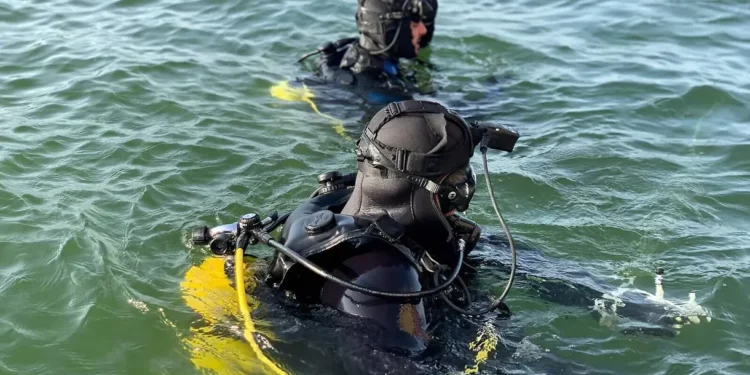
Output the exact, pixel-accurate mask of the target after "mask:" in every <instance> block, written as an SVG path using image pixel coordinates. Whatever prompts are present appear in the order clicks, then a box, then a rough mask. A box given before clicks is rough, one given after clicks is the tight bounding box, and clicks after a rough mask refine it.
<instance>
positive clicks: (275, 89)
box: [271, 81, 351, 139]
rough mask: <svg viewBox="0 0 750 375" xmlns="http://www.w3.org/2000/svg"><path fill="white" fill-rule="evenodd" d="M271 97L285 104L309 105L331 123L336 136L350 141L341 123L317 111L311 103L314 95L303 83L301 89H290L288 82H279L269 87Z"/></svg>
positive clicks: (316, 107) (315, 106)
mask: <svg viewBox="0 0 750 375" xmlns="http://www.w3.org/2000/svg"><path fill="white" fill-rule="evenodd" d="M271 96H273V97H274V98H276V99H279V100H283V101H287V102H303V103H307V104H309V105H310V107H311V108H312V110H313V111H314V112H315V113H317V114H319V115H320V116H322V117H324V118H326V119H329V120H331V121H333V130H334V131H336V134H338V135H340V136H342V137H344V138H346V139H351V137H349V136H348V135H347V134H346V131H345V130H344V122H343V121H341V120H339V119H337V118H335V117H333V116H330V115H327V114H325V113H323V112H321V111H320V110H319V109H318V106H317V105H315V102H313V98H314V97H315V94H313V92H312V91H311V90H310V88H308V87H307V85H305V84H304V83H303V84H302V87H291V86H289V81H281V82H279V83H277V84H276V85H274V86H271Z"/></svg>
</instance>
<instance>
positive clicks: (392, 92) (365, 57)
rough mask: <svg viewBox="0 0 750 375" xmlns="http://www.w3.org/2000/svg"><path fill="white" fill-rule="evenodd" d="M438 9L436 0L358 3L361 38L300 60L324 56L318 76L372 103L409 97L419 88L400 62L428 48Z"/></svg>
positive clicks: (328, 45) (367, 0)
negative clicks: (351, 88)
mask: <svg viewBox="0 0 750 375" xmlns="http://www.w3.org/2000/svg"><path fill="white" fill-rule="evenodd" d="M437 9H438V2H437V0H359V1H358V4H357V13H356V17H355V18H356V22H357V29H358V30H359V37H358V38H345V39H341V40H338V41H336V42H328V43H325V44H323V45H322V46H320V47H318V49H317V50H316V51H314V52H311V53H309V54H307V55H305V56H303V57H302V58H301V59H300V61H302V60H305V59H306V58H308V57H310V56H312V55H315V54H318V53H321V54H322V55H321V57H320V59H319V60H318V64H317V68H318V69H317V75H318V76H319V77H321V78H322V79H323V80H324V81H325V82H326V83H336V84H339V85H344V86H348V87H353V88H354V89H355V91H357V92H359V93H361V94H365V97H366V98H367V99H368V101H370V102H375V103H383V104H385V103H388V102H391V101H396V100H403V99H408V98H410V97H411V95H410V93H411V92H414V91H416V87H415V84H414V82H412V80H410V79H409V78H407V77H405V76H404V75H403V74H402V72H401V70H400V69H399V59H401V58H404V59H414V58H416V57H417V54H418V53H419V50H420V48H425V47H427V46H428V45H429V44H430V41H431V40H432V36H433V34H434V32H435V17H436V16H437Z"/></svg>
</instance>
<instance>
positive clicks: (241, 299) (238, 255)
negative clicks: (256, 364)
mask: <svg viewBox="0 0 750 375" xmlns="http://www.w3.org/2000/svg"><path fill="white" fill-rule="evenodd" d="M244 256H245V250H244V249H240V248H238V249H237V250H235V252H234V283H235V285H236V287H237V302H238V303H239V305H240V312H241V313H242V320H243V321H244V323H245V327H244V329H243V330H242V335H243V336H244V337H245V340H247V342H249V343H250V347H252V349H253V351H254V352H255V354H257V355H258V359H260V361H261V362H263V364H265V365H266V367H267V368H268V370H269V372H268V373H270V374H278V375H289V373H287V372H286V371H284V370H283V369H282V368H281V367H279V366H278V365H277V364H276V363H274V362H273V361H272V360H271V359H270V358H268V357H267V356H266V355H265V354H264V353H263V350H261V348H260V346H258V343H257V342H256V341H255V337H254V336H253V332H255V325H254V324H253V321H252V319H250V309H248V307H247V295H246V294H245V260H244Z"/></svg>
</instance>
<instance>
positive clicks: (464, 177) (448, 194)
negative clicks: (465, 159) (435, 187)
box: [439, 165, 477, 214]
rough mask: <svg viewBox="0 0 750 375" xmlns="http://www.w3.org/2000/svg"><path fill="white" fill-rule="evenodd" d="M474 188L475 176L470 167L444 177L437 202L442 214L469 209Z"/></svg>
mask: <svg viewBox="0 0 750 375" xmlns="http://www.w3.org/2000/svg"><path fill="white" fill-rule="evenodd" d="M476 187H477V176H476V174H475V173H474V169H473V168H471V166H470V165H468V166H466V167H465V168H462V169H459V170H457V171H455V172H453V173H451V174H449V175H448V176H446V177H445V178H444V179H443V180H442V181H440V194H439V202H440V208H441V210H442V211H443V213H445V214H447V213H450V212H451V211H454V210H455V211H458V212H464V211H466V210H467V209H469V203H471V198H473V197H474V191H475V190H476Z"/></svg>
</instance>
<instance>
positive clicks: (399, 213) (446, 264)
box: [194, 100, 705, 353]
mask: <svg viewBox="0 0 750 375" xmlns="http://www.w3.org/2000/svg"><path fill="white" fill-rule="evenodd" d="M517 139H518V134H517V133H515V132H513V131H511V130H508V129H506V128H503V127H493V126H484V125H479V124H469V123H467V122H466V121H465V120H463V119H462V118H461V117H460V116H458V115H457V114H456V113H455V112H452V111H449V110H447V109H446V108H445V107H443V106H442V105H440V104H437V103H433V102H426V101H414V100H407V101H403V102H397V103H391V104H389V105H388V106H386V107H385V108H383V109H382V110H380V111H379V112H378V113H377V114H376V115H375V116H374V117H373V118H372V120H371V121H370V122H369V123H368V124H367V127H366V128H365V130H364V132H363V134H362V136H361V138H360V139H359V141H358V142H357V149H356V155H357V169H358V171H357V173H356V174H349V175H345V176H342V175H340V174H337V173H327V174H323V175H321V176H320V177H319V182H320V183H321V186H320V187H319V188H318V189H317V190H316V192H315V193H314V194H313V197H312V198H311V199H310V200H308V201H306V202H304V203H302V204H301V205H300V206H299V207H297V208H296V209H295V210H294V211H293V212H292V213H291V214H289V215H288V216H287V215H284V216H282V217H281V218H271V219H267V220H265V221H263V222H261V221H260V220H259V218H258V217H257V215H254V217H253V215H251V216H248V217H243V219H242V220H240V221H239V224H237V223H235V224H228V225H225V226H220V227H216V228H214V229H211V230H210V231H209V230H208V228H201V229H200V230H198V231H197V232H196V233H195V234H194V240H195V241H196V242H202V243H205V242H208V241H211V248H212V251H214V252H215V253H217V254H226V253H228V252H231V251H232V249H233V248H235V247H236V248H241V249H244V248H245V247H244V246H246V245H247V244H248V243H250V244H252V243H253V242H257V241H260V242H263V243H266V244H269V245H271V246H272V247H273V248H275V249H276V250H278V251H277V252H276V255H275V257H274V259H273V260H272V262H271V264H270V266H269V269H268V278H267V281H268V282H269V283H270V284H272V285H275V286H277V287H279V288H281V289H283V290H286V291H289V292H291V293H293V294H294V296H295V297H296V298H297V299H298V300H301V301H308V302H322V303H324V304H326V305H329V306H332V307H334V308H336V309H338V310H340V311H343V312H345V313H347V314H350V315H354V316H358V317H364V318H369V319H368V321H371V322H375V323H376V324H375V325H376V326H377V327H378V329H380V330H382V332H383V334H382V335H379V336H378V337H379V338H380V339H381V342H380V343H379V345H382V346H384V347H387V348H390V349H397V350H399V351H403V352H407V353H419V352H421V351H423V350H424V349H425V348H426V343H427V341H428V340H429V336H430V335H429V331H428V328H427V323H428V321H429V320H430V310H431V307H432V306H433V305H435V304H436V303H437V302H438V300H437V299H436V298H430V297H429V296H440V298H441V299H442V300H443V301H444V302H445V303H446V304H448V305H449V306H450V307H451V308H453V309H455V310H457V311H459V312H461V313H464V314H467V315H480V314H484V313H488V312H491V311H492V310H494V309H496V308H501V310H500V311H504V312H506V313H507V312H508V311H507V309H506V308H505V306H504V305H503V304H502V299H503V298H504V297H505V295H507V292H508V290H509V289H510V286H511V284H512V281H513V278H514V276H515V250H514V247H513V241H512V237H511V236H510V233H509V232H508V231H507V227H505V225H504V223H503V221H502V217H501V216H500V215H499V212H498V217H499V218H500V222H501V226H502V227H503V229H505V230H506V237H505V238H499V237H498V236H489V241H487V240H486V239H485V240H483V241H484V242H485V243H489V245H490V246H492V247H495V248H508V246H507V245H509V247H510V250H511V253H512V260H511V262H510V272H509V274H510V275H509V281H508V283H507V285H506V288H505V290H504V291H503V293H502V295H501V296H500V297H499V298H496V299H495V300H494V301H493V302H491V303H490V304H489V305H487V306H484V307H481V308H479V309H476V307H475V305H474V304H472V303H471V298H470V296H469V295H468V293H469V292H468V290H467V288H466V284H465V283H464V281H463V279H462V276H461V275H464V276H466V275H467V274H471V273H472V271H473V267H472V266H470V265H468V264H467V263H465V262H464V261H465V260H466V258H467V255H468V254H469V253H470V252H471V251H472V250H473V249H474V248H475V246H476V245H477V243H478V241H479V237H480V234H481V229H480V227H479V226H478V225H477V224H476V223H474V222H472V221H470V220H468V219H466V218H464V217H462V216H460V215H459V214H458V212H461V211H465V210H466V209H467V208H468V206H469V203H470V202H471V200H472V197H473V194H474V190H475V186H476V180H475V175H474V172H473V170H472V168H471V164H470V160H471V158H472V156H473V154H474V149H475V147H476V146H480V150H481V151H482V154H483V156H484V154H485V152H486V151H487V149H488V148H492V149H499V150H504V151H508V152H510V151H512V150H513V147H514V145H515V142H516V140H517ZM484 161H485V162H484V166H485V177H486V178H487V180H489V177H488V171H487V169H486V158H485V159H484ZM488 187H489V188H490V196H492V190H491V185H488ZM493 206H495V207H496V205H495V204H494V198H493ZM281 223H284V228H283V230H282V232H281V234H280V236H279V237H278V240H276V239H275V238H273V237H272V236H271V234H270V232H272V231H273V229H274V228H276V227H277V226H278V225H280V224H281ZM247 232H251V234H252V235H251V236H250V237H252V240H250V237H248V236H247V235H246V233H247ZM243 235H245V237H242V236H243ZM243 238H244V239H243ZM235 242H236V243H237V244H236V245H235ZM242 242H244V243H242ZM240 243H242V244H240ZM311 264H312V266H311ZM321 276H322V277H321ZM520 278H521V279H523V280H524V282H525V283H526V284H527V285H528V286H529V287H531V288H532V289H533V290H534V291H536V292H537V293H538V294H539V296H540V297H542V298H544V299H547V300H551V301H554V302H558V303H564V304H572V305H578V306H581V307H585V308H594V309H593V311H594V312H596V313H597V314H599V315H598V317H600V318H605V317H606V316H607V315H609V314H610V313H611V314H620V315H625V316H627V317H629V318H632V319H637V320H640V321H642V322H643V323H646V324H648V325H642V326H638V327H632V328H630V329H629V330H628V332H645V333H658V334H662V333H664V332H672V331H671V330H672V328H673V326H674V324H675V323H680V324H682V323H691V322H692V323H695V319H693V318H690V317H691V316H693V317H694V316H705V311H702V310H700V309H699V308H700V306H697V305H696V306H690V307H691V308H694V310H693V311H687V310H685V309H683V308H682V307H681V306H678V305H675V304H671V303H667V302H666V301H662V302H663V303H662V302H659V301H658V300H654V299H651V296H650V295H649V294H648V293H639V292H637V291H636V290H622V289H614V288H607V290H603V291H602V290H600V288H596V286H590V285H585V284H581V285H577V284H576V285H574V284H572V283H570V282H560V281H559V280H545V279H541V278H538V277H533V276H531V275H530V274H521V275H520ZM448 287H450V288H448ZM456 292H458V294H462V295H461V296H460V298H459V299H458V300H457V299H456V298H454V297H455V295H456ZM423 297H427V298H423ZM683 315H684V316H685V317H683ZM696 319H698V320H699V318H696ZM657 327H661V328H663V329H659V330H656V329H657Z"/></svg>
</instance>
